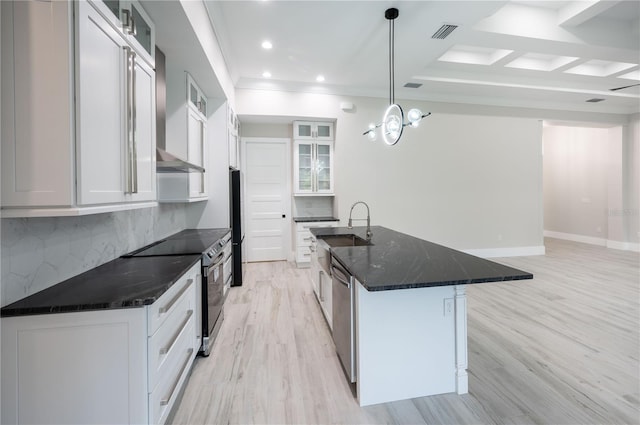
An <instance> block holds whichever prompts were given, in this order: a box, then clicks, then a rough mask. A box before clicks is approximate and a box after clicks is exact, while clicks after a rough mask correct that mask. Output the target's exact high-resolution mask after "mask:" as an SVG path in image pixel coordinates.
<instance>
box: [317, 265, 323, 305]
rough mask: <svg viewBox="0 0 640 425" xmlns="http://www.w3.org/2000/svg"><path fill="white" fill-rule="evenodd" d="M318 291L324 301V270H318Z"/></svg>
mask: <svg viewBox="0 0 640 425" xmlns="http://www.w3.org/2000/svg"><path fill="white" fill-rule="evenodd" d="M318 292H319V293H320V301H321V302H324V291H323V290H322V270H320V271H319V272H318Z"/></svg>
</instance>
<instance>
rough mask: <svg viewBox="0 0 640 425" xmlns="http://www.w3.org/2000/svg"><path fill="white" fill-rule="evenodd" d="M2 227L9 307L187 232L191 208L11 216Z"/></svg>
mask: <svg viewBox="0 0 640 425" xmlns="http://www.w3.org/2000/svg"><path fill="white" fill-rule="evenodd" d="M1 227H2V277H1V282H2V305H3V306H4V305H7V304H10V303H12V302H14V301H16V300H19V299H21V298H24V297H26V296H28V295H31V294H33V293H35V292H38V291H40V290H42V289H45V288H48V287H49V286H52V285H54V284H56V283H58V282H61V281H63V280H65V279H68V278H70V277H72V276H75V275H77V274H80V273H82V272H85V271H87V270H90V269H92V268H94V267H96V266H98V265H100V264H103V263H106V262H108V261H111V260H113V259H114V258H117V257H119V256H120V255H122V254H125V253H127V252H130V251H132V250H134V249H137V248H140V247H142V246H144V245H147V244H149V243H151V242H154V241H156V240H158V239H161V238H163V237H166V236H169V235H171V234H173V233H175V232H178V231H180V230H182V229H184V228H185V227H186V208H185V207H184V206H183V205H180V204H170V205H167V204H164V205H160V206H159V207H156V208H144V209H138V210H130V211H122V212H114V213H105V214H95V215H88V216H81V217H55V218H16V219H6V218H5V219H2V220H1Z"/></svg>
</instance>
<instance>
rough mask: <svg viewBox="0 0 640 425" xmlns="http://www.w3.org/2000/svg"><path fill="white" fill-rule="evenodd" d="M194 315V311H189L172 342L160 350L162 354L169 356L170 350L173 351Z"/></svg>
mask: <svg viewBox="0 0 640 425" xmlns="http://www.w3.org/2000/svg"><path fill="white" fill-rule="evenodd" d="M192 315H193V310H189V311H187V317H185V318H184V320H183V321H182V324H181V325H180V326H179V327H178V329H177V330H176V332H175V334H173V336H172V337H171V342H170V343H169V344H167V345H165V346H164V347H162V348H161V349H160V354H167V353H168V352H169V350H171V348H172V347H173V345H174V344H175V343H176V341H177V340H178V337H179V336H180V334H181V333H182V331H183V330H184V328H185V327H186V326H187V323H189V319H190V318H191V316H192Z"/></svg>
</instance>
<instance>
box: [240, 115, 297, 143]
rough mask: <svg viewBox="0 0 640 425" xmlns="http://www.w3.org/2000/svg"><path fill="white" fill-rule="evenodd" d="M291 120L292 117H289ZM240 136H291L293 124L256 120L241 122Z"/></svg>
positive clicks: (288, 137) (287, 137)
mask: <svg viewBox="0 0 640 425" xmlns="http://www.w3.org/2000/svg"><path fill="white" fill-rule="evenodd" d="M291 122H293V119H291ZM240 136H241V137H273V138H284V139H291V138H293V125H292V124H291V123H288V124H270V123H256V122H244V121H243V122H241V125H240Z"/></svg>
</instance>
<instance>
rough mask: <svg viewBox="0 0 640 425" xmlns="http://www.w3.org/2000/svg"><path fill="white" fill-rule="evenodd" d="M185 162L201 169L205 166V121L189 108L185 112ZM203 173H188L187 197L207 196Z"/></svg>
mask: <svg viewBox="0 0 640 425" xmlns="http://www.w3.org/2000/svg"><path fill="white" fill-rule="evenodd" d="M187 114H188V116H187V153H188V156H187V160H188V161H189V162H190V163H192V164H195V165H199V166H201V167H204V166H205V163H204V158H205V149H206V146H205V140H206V127H207V124H206V121H204V119H203V118H202V116H201V114H199V113H197V111H194V110H193V108H189V110H188V112H187ZM204 177H205V173H189V197H190V198H199V197H204V196H207V191H206V187H205V184H206V181H205V180H206V179H205V178H204Z"/></svg>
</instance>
